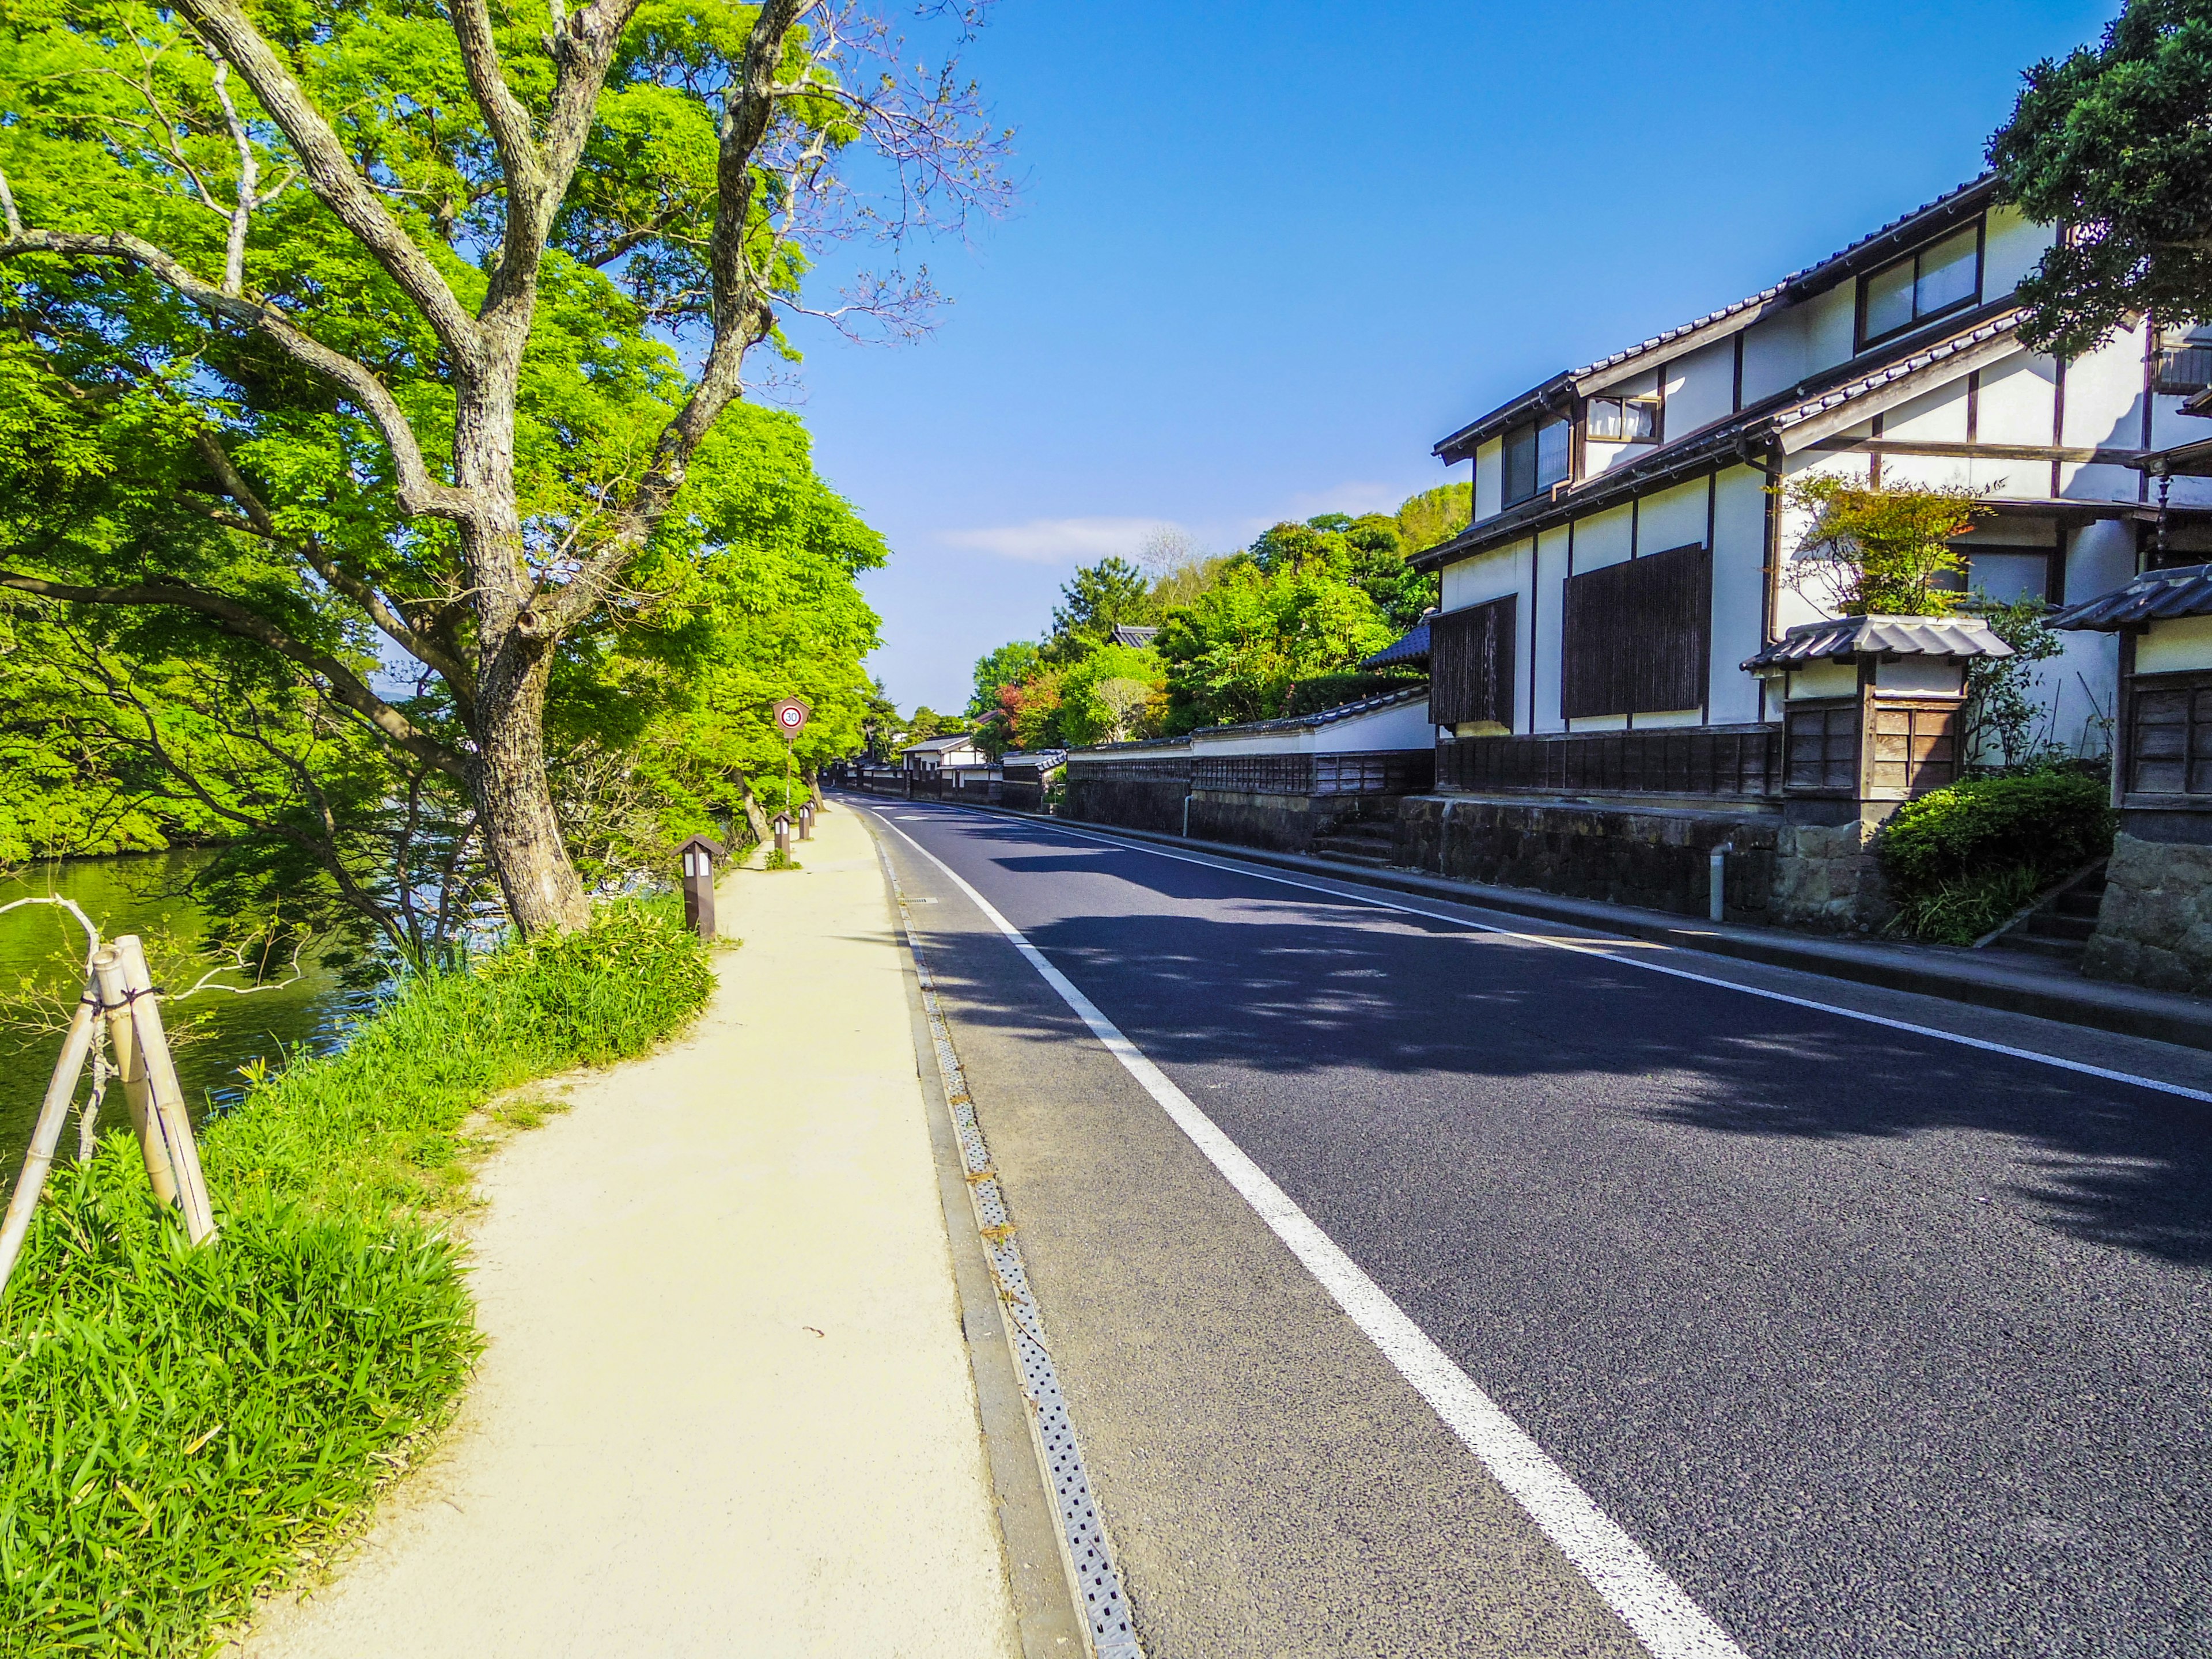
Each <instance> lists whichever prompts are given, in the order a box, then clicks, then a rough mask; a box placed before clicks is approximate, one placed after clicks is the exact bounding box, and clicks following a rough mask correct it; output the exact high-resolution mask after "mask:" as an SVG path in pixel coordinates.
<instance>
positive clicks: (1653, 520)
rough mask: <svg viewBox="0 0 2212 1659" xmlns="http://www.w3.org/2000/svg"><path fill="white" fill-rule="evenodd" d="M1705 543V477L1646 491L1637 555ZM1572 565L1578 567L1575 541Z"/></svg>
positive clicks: (1639, 510)
mask: <svg viewBox="0 0 2212 1659" xmlns="http://www.w3.org/2000/svg"><path fill="white" fill-rule="evenodd" d="M1692 542H1694V543H1696V544H1698V545H1699V546H1700V547H1703V546H1704V545H1705V480H1704V479H1703V478H1699V479H1696V480H1694V481H1693V482H1692V483H1685V484H1676V485H1675V486H1674V488H1673V489H1663V490H1661V491H1660V492H1659V493H1658V494H1657V495H1646V496H1645V497H1644V500H1643V501H1642V502H1641V503H1640V505H1639V507H1638V521H1637V527H1636V552H1637V556H1638V557H1639V558H1640V557H1642V556H1644V554H1647V553H1663V552H1665V551H1666V550H1668V549H1669V548H1672V547H1686V546H1688V545H1689V544H1691V543H1692ZM1576 551H1577V558H1576V560H1575V568H1577V570H1579V569H1581V568H1582V559H1581V557H1580V556H1579V555H1580V552H1581V548H1580V545H1579V544H1577V549H1576Z"/></svg>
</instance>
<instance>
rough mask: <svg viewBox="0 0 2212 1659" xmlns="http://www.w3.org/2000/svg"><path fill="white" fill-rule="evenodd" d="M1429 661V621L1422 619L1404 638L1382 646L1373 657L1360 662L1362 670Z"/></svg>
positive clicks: (1425, 618)
mask: <svg viewBox="0 0 2212 1659" xmlns="http://www.w3.org/2000/svg"><path fill="white" fill-rule="evenodd" d="M1428 659H1429V619H1428V618H1427V617H1422V618H1421V619H1420V621H1419V622H1417V623H1414V624H1413V626H1412V627H1411V628H1409V629H1407V630H1406V633H1405V636H1404V637H1403V638H1401V639H1399V640H1395V641H1392V642H1391V643H1390V644H1389V645H1386V646H1384V647H1383V648H1382V649H1381V650H1380V651H1377V652H1376V653H1375V654H1374V655H1373V656H1371V657H1368V658H1364V659H1362V660H1361V662H1360V666H1361V667H1362V668H1395V667H1397V666H1398V665H1400V664H1401V663H1417V662H1426V661H1427V660H1428Z"/></svg>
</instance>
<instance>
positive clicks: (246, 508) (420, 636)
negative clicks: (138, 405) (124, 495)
mask: <svg viewBox="0 0 2212 1659" xmlns="http://www.w3.org/2000/svg"><path fill="white" fill-rule="evenodd" d="M192 447H193V448H194V449H196V450H197V451H198V452H199V456H200V459H202V460H204V461H205V462H206V463H207V466H208V471H210V472H212V473H214V474H215V477H216V483H217V484H218V485H220V486H221V487H222V491H223V493H224V494H225V495H228V496H229V497H230V498H231V500H233V501H236V502H237V503H238V507H239V511H240V513H243V514H244V515H245V516H244V518H243V519H242V520H241V519H234V518H232V517H230V516H229V515H228V514H227V513H217V512H214V511H212V510H210V511H209V512H208V513H207V514H206V516H207V517H209V518H210V519H212V520H214V521H215V522H216V523H217V524H220V525H222V526H224V527H225V528H227V529H231V530H236V531H239V532H242V533H245V534H247V535H252V536H255V537H258V538H260V539H261V540H263V541H264V542H267V543H268V544H270V546H272V547H276V548H281V549H283V550H284V551H285V552H287V553H289V554H291V555H292V556H294V557H295V558H296V559H298V560H300V561H301V562H302V563H304V564H305V565H307V568H309V569H311V570H313V572H314V573H315V574H317V575H318V576H319V577H321V578H322V579H323V580H324V581H325V583H326V584H328V585H329V586H330V587H331V588H332V589H333V590H334V591H336V592H339V593H343V595H344V596H345V597H346V598H347V599H351V600H352V601H353V602H354V603H355V604H356V605H359V606H360V607H361V608H362V610H363V611H366V612H368V619H369V620H370V621H371V622H373V623H375V624H376V626H377V627H378V628H379V629H381V630H382V631H383V633H384V635H385V637H386V638H387V639H389V640H390V641H392V643H393V644H394V645H396V646H398V647H399V648H400V649H401V650H403V651H404V652H406V653H408V654H409V655H410V656H411V657H413V658H414V659H416V661H417V662H420V663H422V664H424V665H427V666H428V667H430V668H433V669H435V670H436V671H437V672H438V673H439V674H440V675H441V676H442V677H443V678H444V679H445V682H446V684H447V686H449V687H450V688H452V690H453V702H454V704H455V706H456V708H458V709H459V713H460V716H461V722H462V724H463V725H465V726H471V727H473V726H474V724H475V713H476V708H475V705H476V678H475V676H474V675H473V674H471V672H470V671H469V667H468V665H467V664H466V663H465V661H463V660H462V659H461V658H460V657H459V656H458V655H456V654H455V653H452V652H449V651H447V649H446V648H445V647H444V645H443V644H442V643H441V641H438V640H436V639H434V638H432V637H431V636H430V635H427V634H425V633H423V632H422V631H420V630H419V629H416V628H414V627H412V626H410V624H409V623H408V621H407V619H406V618H405V617H403V616H401V615H400V614H399V612H398V609H397V607H395V606H394V605H392V603H391V602H390V601H389V600H387V599H386V598H385V596H384V595H383V594H382V593H381V592H379V591H378V590H377V588H376V587H375V586H374V584H373V583H370V582H367V581H364V580H362V579H361V578H360V577H358V576H356V575H354V574H352V573H351V572H349V571H348V570H346V569H345V568H343V566H341V565H340V564H339V563H338V562H337V560H336V559H334V558H332V557H331V556H330V554H329V553H328V552H326V551H325V550H324V548H323V546H322V544H321V543H320V542H319V541H317V540H316V539H315V538H313V537H312V536H310V537H308V538H306V539H305V540H304V541H295V540H294V539H292V538H290V537H289V536H287V535H285V534H284V533H283V532H282V531H280V530H279V529H278V528H277V526H276V519H275V517H274V516H273V515H272V514H271V513H270V511H269V509H268V507H266V506H265V505H264V503H263V501H262V500H261V497H260V496H259V495H258V494H256V493H255V491H254V489H253V486H252V485H251V484H250V483H246V475H245V474H244V473H242V472H240V471H239V470H238V468H237V466H236V465H234V463H233V462H232V460H231V459H230V456H229V453H228V452H227V451H226V450H225V449H224V448H223V447H222V445H221V444H219V443H217V442H216V441H215V437H214V435H212V434H211V433H210V432H208V431H206V430H205V429H204V428H203V429H202V430H200V431H197V432H195V433H193V434H192Z"/></svg>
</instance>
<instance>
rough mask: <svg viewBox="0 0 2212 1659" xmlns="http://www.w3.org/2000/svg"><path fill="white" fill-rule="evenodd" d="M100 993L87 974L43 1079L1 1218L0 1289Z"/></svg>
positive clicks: (49, 1156) (35, 1200) (26, 1227)
mask: <svg viewBox="0 0 2212 1659" xmlns="http://www.w3.org/2000/svg"><path fill="white" fill-rule="evenodd" d="M99 995H100V991H99V987H98V985H97V984H96V983H95V982H94V981H93V980H92V979H91V978H90V977H89V976H88V977H87V980H86V982H85V987H84V995H83V996H82V997H81V998H79V999H78V1000H77V1005H76V1012H75V1013H73V1014H71V1015H70V1023H69V1035H68V1036H65V1037H64V1038H63V1039H62V1052H61V1058H60V1059H58V1060H56V1061H55V1062H54V1075H53V1079H52V1081H51V1082H49V1083H48V1084H47V1085H46V1103H45V1104H43V1105H42V1106H40V1108H39V1124H38V1127H37V1128H36V1129H35V1130H33V1132H32V1135H31V1150H30V1151H29V1152H27V1153H26V1154H25V1155H24V1158H23V1173H22V1174H21V1176H19V1177H18V1178H17V1179H16V1182H15V1194H14V1195H13V1196H11V1197H10V1198H9V1200H8V1218H7V1219H6V1220H5V1221H4V1222H0V1291H6V1290H7V1288H8V1279H9V1276H10V1275H11V1274H13V1273H15V1258H16V1257H17V1256H18V1255H21V1254H22V1250H23V1239H24V1237H25V1236H26V1235H27V1234H28V1233H29V1231H31V1212H32V1211H33V1210H35V1209H36V1208H38V1206H39V1194H40V1193H42V1192H44V1191H45V1190H46V1172H47V1171H48V1170H51V1169H52V1168H53V1166H54V1148H55V1147H56V1146H58V1145H59V1144H60V1142H61V1138H62V1126H63V1125H64V1123H66V1122H68V1121H69V1109H70V1099H71V1098H72V1097H74V1096H75V1095H76V1080H77V1077H78V1075H79V1074H80V1073H82V1071H83V1070H84V1057H85V1055H86V1054H88V1052H90V1050H91V1048H92V1023H93V1011H94V1009H95V1008H96V1007H98V1006H99Z"/></svg>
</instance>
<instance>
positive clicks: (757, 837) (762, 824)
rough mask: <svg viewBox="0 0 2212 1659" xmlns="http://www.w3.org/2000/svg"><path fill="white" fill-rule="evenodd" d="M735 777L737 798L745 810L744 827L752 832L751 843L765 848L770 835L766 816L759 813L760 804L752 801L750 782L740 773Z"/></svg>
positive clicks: (761, 812) (754, 800)
mask: <svg viewBox="0 0 2212 1659" xmlns="http://www.w3.org/2000/svg"><path fill="white" fill-rule="evenodd" d="M737 777H738V798H739V799H741V800H742V801H743V803H744V809H745V827H746V828H747V829H750V830H751V831H752V836H753V841H754V842H755V843H756V844H757V845H759V846H766V845H767V844H768V839H769V835H770V834H771V833H772V831H771V829H770V827H769V821H768V814H767V813H765V812H763V811H761V804H760V802H759V801H757V800H756V799H753V784H752V780H751V779H750V778H748V777H747V776H746V775H744V773H742V772H740V773H738V775H737Z"/></svg>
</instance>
